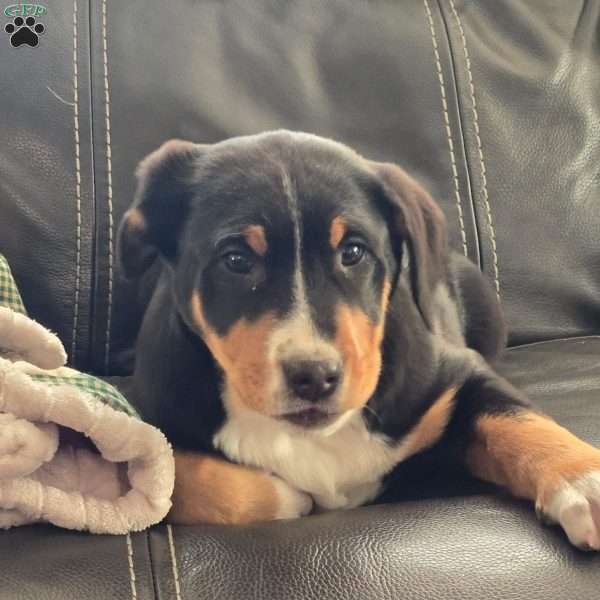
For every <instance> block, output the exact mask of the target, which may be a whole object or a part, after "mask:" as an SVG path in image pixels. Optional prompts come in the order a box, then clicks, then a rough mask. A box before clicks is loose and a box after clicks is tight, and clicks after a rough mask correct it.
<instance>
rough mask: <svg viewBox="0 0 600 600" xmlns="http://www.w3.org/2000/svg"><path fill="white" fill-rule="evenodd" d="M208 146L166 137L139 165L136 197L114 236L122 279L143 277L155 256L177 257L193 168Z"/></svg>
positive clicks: (187, 210) (187, 206) (169, 260)
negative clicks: (165, 140) (124, 277)
mask: <svg viewBox="0 0 600 600" xmlns="http://www.w3.org/2000/svg"><path fill="white" fill-rule="evenodd" d="M206 149H207V146H205V145H202V144H193V143H192V142H187V141H184V140H169V141H168V142H165V143H164V144H163V145H162V146H161V147H160V148H158V149H157V150H155V151H154V152H152V153H151V154H149V155H148V156H146V158H144V160H142V162H141V163H140V164H139V166H138V168H137V170H136V177H137V189H136V192H135V197H134V199H133V203H132V205H131V207H130V208H129V210H128V211H127V212H126V213H125V215H124V216H123V220H122V221H121V225H120V228H119V232H118V235H117V250H118V257H119V262H120V264H121V268H122V270H123V273H124V275H125V276H126V277H128V278H130V277H137V276H139V275H141V274H142V273H143V272H144V271H145V270H146V269H147V268H148V267H149V266H150V265H151V264H152V263H153V262H154V259H155V258H156V256H158V255H160V256H162V257H163V258H164V259H166V260H167V261H168V262H173V261H174V260H175V258H176V256H177V249H178V242H179V236H180V234H181V229H182V226H183V223H184V220H185V218H186V216H187V214H188V212H189V208H190V202H191V199H192V193H191V184H192V178H193V174H194V167H195V165H196V164H197V162H198V160H199V159H200V157H202V156H203V155H204V154H205V153H206Z"/></svg>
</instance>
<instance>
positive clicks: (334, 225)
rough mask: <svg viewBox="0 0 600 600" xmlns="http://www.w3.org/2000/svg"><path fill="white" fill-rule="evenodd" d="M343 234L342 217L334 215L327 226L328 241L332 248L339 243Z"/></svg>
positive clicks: (343, 223) (344, 224)
mask: <svg viewBox="0 0 600 600" xmlns="http://www.w3.org/2000/svg"><path fill="white" fill-rule="evenodd" d="M345 235H346V223H345V222H344V219H342V217H336V218H335V219H333V221H331V227H330V228H329V243H330V244H331V247H332V248H333V249H334V250H335V249H336V248H337V247H338V246H339V245H340V242H341V241H342V240H343V239H344V236H345Z"/></svg>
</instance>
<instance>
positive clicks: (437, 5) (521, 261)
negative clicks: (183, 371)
mask: <svg viewBox="0 0 600 600" xmlns="http://www.w3.org/2000/svg"><path fill="white" fill-rule="evenodd" d="M47 9H48V10H47V13H46V14H45V15H44V16H40V17H39V19H38V20H39V21H40V22H42V23H43V24H44V25H45V28H46V31H45V32H44V34H43V35H42V36H41V41H40V43H39V45H38V46H37V47H30V46H27V45H23V46H20V47H18V48H13V47H12V46H11V45H10V44H9V36H8V35H7V34H4V33H3V34H2V35H4V36H5V37H4V38H0V45H1V47H2V62H1V64H0V73H1V83H2V85H1V86H0V131H1V132H2V136H1V146H0V252H2V253H4V254H6V256H7V257H8V258H9V261H10V263H11V265H12V266H13V268H14V271H15V275H16V278H17V280H18V283H19V285H20V287H21V289H22V292H23V295H24V299H25V302H26V304H27V306H28V308H29V310H30V312H31V313H32V315H33V316H34V317H36V318H37V319H39V320H40V321H42V322H43V323H44V324H46V325H47V326H49V327H51V328H52V329H54V330H55V331H57V332H58V333H59V334H60V336H61V338H62V340H63V341H64V343H65V346H66V347H67V349H68V350H69V351H70V352H71V358H72V363H73V364H74V365H75V366H76V367H78V368H80V369H85V370H89V371H91V372H94V373H98V374H101V375H105V376H111V377H115V381H117V382H119V383H122V384H124V385H125V387H126V382H127V374H128V372H129V370H130V368H131V348H132V343H133V340H134V337H135V333H136V329H137V326H138V324H139V319H140V314H141V308H140V304H141V303H143V297H144V290H140V289H138V287H136V285H135V284H129V283H128V284H125V283H124V282H123V281H122V280H121V279H120V278H119V274H118V271H117V265H116V262H115V228H116V225H117V223H118V220H119V218H120V216H121V215H122V213H123V211H124V210H125V208H126V206H127V205H128V203H129V201H130V199H131V197H132V192H133V185H134V180H133V177H132V172H133V170H134V167H135V165H136V163H137V162H138V161H139V160H140V159H141V158H142V157H143V156H144V155H145V154H146V153H148V152H149V151H151V150H152V149H154V148H155V147H157V146H158V145H159V144H160V143H161V142H162V141H164V140H165V139H167V138H171V137H181V138H189V139H192V140H196V141H203V142H213V141H217V140H220V139H223V138H226V137H229V136H233V135H239V134H244V133H253V132H258V131H262V130H268V129H274V128H279V127H285V128H289V129H298V130H306V131H311V132H315V133H318V134H321V135H325V136H331V137H334V138H337V139H339V140H341V141H343V142H346V143H348V144H350V145H351V146H354V147H355V148H357V149H358V150H359V151H360V152H362V153H363V154H365V155H367V156H369V157H372V158H374V159H380V160H383V159H385V160H391V161H397V162H399V163H401V164H402V165H403V166H404V167H405V168H406V169H408V170H409V171H410V172H411V173H413V174H414V175H416V176H417V177H418V178H419V179H420V180H421V181H422V182H423V183H424V184H425V185H426V186H427V187H428V188H429V190H430V191H431V192H432V193H433V195H434V196H435V197H437V198H438V199H439V200H440V202H441V203H442V205H443V207H444V210H445V213H446V216H447V219H448V223H449V227H450V232H451V233H450V235H451V241H452V244H453V245H454V246H455V247H456V248H457V249H458V250H462V251H464V252H465V253H467V254H468V255H469V256H470V257H471V258H472V259H473V260H474V261H475V262H476V263H477V264H478V265H480V267H481V269H482V270H483V271H484V272H485V273H486V274H487V275H488V276H489V278H490V280H491V281H492V282H493V283H494V285H495V286H496V287H497V288H498V290H499V294H500V297H501V301H502V305H503V307H504V310H505V312H506V315H507V319H508V322H509V324H510V345H511V348H510V350H509V351H508V352H507V354H506V358H505V360H504V361H503V363H502V366H501V370H502V372H503V373H504V374H505V375H506V376H507V377H508V378H509V379H511V380H512V381H513V382H514V383H515V384H517V385H519V386H520V387H522V388H523V389H525V390H526V391H527V392H528V393H529V394H530V395H531V397H532V398H533V399H534V400H535V401H536V402H538V403H539V404H540V406H542V407H543V408H544V409H545V410H546V411H547V412H548V413H550V414H551V415H553V416H554V417H555V418H556V419H558V420H559V421H560V422H561V423H562V424H564V425H566V426H568V427H569V428H571V429H572V430H574V431H575V432H576V433H577V434H579V435H581V436H582V437H583V438H585V439H587V440H588V441H590V442H592V443H594V444H596V445H600V337H599V336H598V333H599V332H600V175H599V173H600V166H599V165H600V160H599V157H600V38H599V31H600V1H599V0H587V1H584V0H568V1H566V0H565V1H563V2H553V1H550V0H478V1H475V0H404V1H401V0H370V1H367V0H326V1H325V0H290V1H289V2H287V1H286V2H284V1H282V0H236V1H226V0H220V1H219V0H198V1H197V2H193V3H192V2H189V1H186V0H169V2H159V1H158V0H130V1H128V2H117V1H116V0H112V1H108V0H95V1H93V2H91V1H90V2H84V1H83V0H68V1H67V0H56V1H55V2H52V3H48V6H47ZM9 21H10V19H9V18H8V17H7V18H6V22H9ZM165 351H167V350H165ZM382 502H383V503H382V504H380V505H377V506H371V507H367V508H361V509H358V510H353V511H349V512H343V513H330V514H324V515H318V516H312V517H308V518H305V519H301V520H298V521H291V522H278V523H270V524H261V525H254V526H249V527H221V526H203V527H174V528H172V529H170V528H167V527H166V526H164V525H160V526H157V527H153V528H152V529H150V530H149V531H145V532H142V533H136V534H132V535H130V536H126V537H110V536H93V535H89V534H85V533H75V532H69V531H63V530H59V529H56V528H53V527H50V526H41V525H40V526H31V527H24V528H21V529H15V530H10V531H8V532H0V598H1V599H2V600H4V599H7V600H8V599H10V600H13V599H20V598H36V599H37V598H57V599H77V600H81V599H86V600H87V599H90V600H92V599H95V598H119V599H121V598H134V599H146V598H149V599H152V598H154V599H161V600H164V599H179V598H184V599H191V598H203V599H210V600H213V599H215V600H216V599H227V600H229V599H238V598H239V599H241V600H249V599H250V598H261V599H262V598H265V599H279V598H281V599H285V600H291V599H294V598H298V599H311V598H314V599H319V600H323V599H329V598H331V599H339V598H356V599H365V598H374V599H382V600H384V599H388V598H389V599H392V598H394V599H395V598H407V599H415V600H416V599H422V598H427V599H429V598H436V599H438V598H439V599H457V600H458V599H460V600H468V599H482V598H485V599H490V600H495V599H498V600H500V599H506V598H519V599H521V598H522V599H527V600H534V599H540V600H541V599H543V600H548V599H564V600H597V599H598V598H600V556H599V555H590V554H584V553H582V552H580V551H577V550H575V549H573V548H571V547H570V546H569V545H568V543H567V541H566V538H565V537H564V535H563V534H562V533H561V531H560V530H558V529H556V528H546V527H542V526H540V525H539V524H538V523H537V522H536V519H535V516H534V511H533V510H532V508H531V507H530V506H529V505H528V504H526V503H520V502H517V501H515V500H512V499H510V498H508V497H507V496H505V495H502V494H498V493H496V492H494V491H493V490H490V489H489V488H486V487H483V486H478V485H475V484H474V483H472V482H464V481H457V480H453V479H452V477H444V474H439V473H437V474H436V473H432V474H428V477H426V478H424V480H418V479H417V480H414V479H412V480H411V479H404V478H403V477H402V476H400V475H399V476H398V477H396V478H395V482H394V486H393V489H392V490H391V491H390V493H388V494H387V495H386V497H385V498H383V499H382Z"/></svg>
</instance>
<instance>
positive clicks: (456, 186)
mask: <svg viewBox="0 0 600 600" xmlns="http://www.w3.org/2000/svg"><path fill="white" fill-rule="evenodd" d="M423 4H424V6H425V11H426V12H427V19H428V20H429V31H430V32H431V42H432V43H433V53H434V56H435V68H436V70H437V76H438V81H439V83H440V93H441V95H442V109H443V112H444V121H445V124H446V137H447V138H448V148H449V149H450V162H451V164H452V179H453V181H454V196H455V198H456V208H457V210H458V222H459V224H460V235H461V240H462V247H463V253H464V255H465V256H467V255H468V249H467V234H466V232H465V221H464V218H463V209H462V204H461V201H460V188H459V183H458V169H457V168H456V156H455V155H454V142H453V141H452V130H451V129H450V117H449V116H448V102H447V101H446V84H445V82H444V74H443V73H442V63H441V61H440V53H439V51H438V43H437V37H436V33H435V27H434V24H433V17H432V15H431V10H430V8H429V2H428V1H427V0H423Z"/></svg>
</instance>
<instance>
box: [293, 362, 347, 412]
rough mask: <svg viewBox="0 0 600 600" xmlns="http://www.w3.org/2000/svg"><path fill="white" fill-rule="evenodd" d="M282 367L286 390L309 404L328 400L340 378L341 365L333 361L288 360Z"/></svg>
mask: <svg viewBox="0 0 600 600" xmlns="http://www.w3.org/2000/svg"><path fill="white" fill-rule="evenodd" d="M282 367H283V374H284V376H285V381H286V383H287V386H288V388H289V389H290V390H291V391H292V392H293V393H294V394H295V395H296V396H297V397H298V398H302V399H303V400H309V401H310V402H319V401H320V400H324V399H326V398H329V396H331V395H332V394H333V393H334V392H335V390H336V388H337V387H338V384H339V382H340V379H341V377H342V365H341V364H340V362H339V361H334V360H288V361H286V362H284V363H283V365H282Z"/></svg>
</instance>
